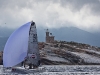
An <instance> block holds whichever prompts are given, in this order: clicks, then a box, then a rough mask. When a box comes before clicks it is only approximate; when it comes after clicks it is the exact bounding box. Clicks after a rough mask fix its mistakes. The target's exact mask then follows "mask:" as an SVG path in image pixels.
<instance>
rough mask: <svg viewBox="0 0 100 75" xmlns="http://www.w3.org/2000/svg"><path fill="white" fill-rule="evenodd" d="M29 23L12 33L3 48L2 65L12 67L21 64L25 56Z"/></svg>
mask: <svg viewBox="0 0 100 75" xmlns="http://www.w3.org/2000/svg"><path fill="white" fill-rule="evenodd" d="M30 25H31V22H28V23H26V24H24V25H22V26H21V27H20V28H18V29H17V30H16V31H14V32H13V33H12V34H11V36H10V37H9V39H8V40H7V43H6V45H5V48H4V52H3V65H4V67H12V66H15V65H17V64H18V63H20V62H22V61H23V60H24V58H25V57H26V55H27V50H28V39H29V29H30Z"/></svg>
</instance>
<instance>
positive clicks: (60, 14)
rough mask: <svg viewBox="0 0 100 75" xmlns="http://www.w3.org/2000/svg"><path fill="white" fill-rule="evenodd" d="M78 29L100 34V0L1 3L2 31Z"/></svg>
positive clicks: (28, 0) (22, 0)
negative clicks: (33, 26)
mask: <svg viewBox="0 0 100 75" xmlns="http://www.w3.org/2000/svg"><path fill="white" fill-rule="evenodd" d="M32 20H33V21H34V22H35V23H36V25H37V27H40V28H41V27H43V28H61V27H77V28H79V29H82V30H85V31H88V32H92V33H95V32H100V0H0V27H7V28H16V27H20V26H21V25H23V24H25V23H27V22H29V21H32Z"/></svg>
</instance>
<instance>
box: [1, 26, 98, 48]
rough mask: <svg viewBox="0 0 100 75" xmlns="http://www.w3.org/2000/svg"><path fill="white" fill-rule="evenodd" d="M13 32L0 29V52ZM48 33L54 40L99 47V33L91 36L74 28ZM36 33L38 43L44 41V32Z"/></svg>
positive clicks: (41, 30)
mask: <svg viewBox="0 0 100 75" xmlns="http://www.w3.org/2000/svg"><path fill="white" fill-rule="evenodd" d="M14 30H15V29H8V28H0V50H3V48H4V45H5V42H6V40H7V38H8V37H9V36H10V34H11V33H12V32H13V31H14ZM49 31H50V32H51V33H52V34H53V35H54V36H55V39H56V40H64V41H75V42H79V43H86V44H90V45H93V46H100V35H99V33H95V34H93V33H89V32H87V31H84V30H81V29H78V28H75V27H65V28H60V29H49ZM37 33H38V41H45V30H44V29H43V28H37Z"/></svg>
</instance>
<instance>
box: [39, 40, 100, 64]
mask: <svg viewBox="0 0 100 75" xmlns="http://www.w3.org/2000/svg"><path fill="white" fill-rule="evenodd" d="M44 45H45V46H44V48H41V49H40V55H41V63H42V64H43V65H64V64H65V65H100V48H99V47H95V46H90V45H88V44H82V43H76V42H65V41H64V42H58V43H44Z"/></svg>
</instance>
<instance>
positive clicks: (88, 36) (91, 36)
mask: <svg viewBox="0 0 100 75" xmlns="http://www.w3.org/2000/svg"><path fill="white" fill-rule="evenodd" d="M50 31H51V32H53V35H55V38H56V39H58V40H65V41H75V42H79V43H86V44H90V45H94V46H100V35H99V33H90V32H87V31H84V30H81V29H78V28H75V27H65V28H60V29H51V30H50Z"/></svg>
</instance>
